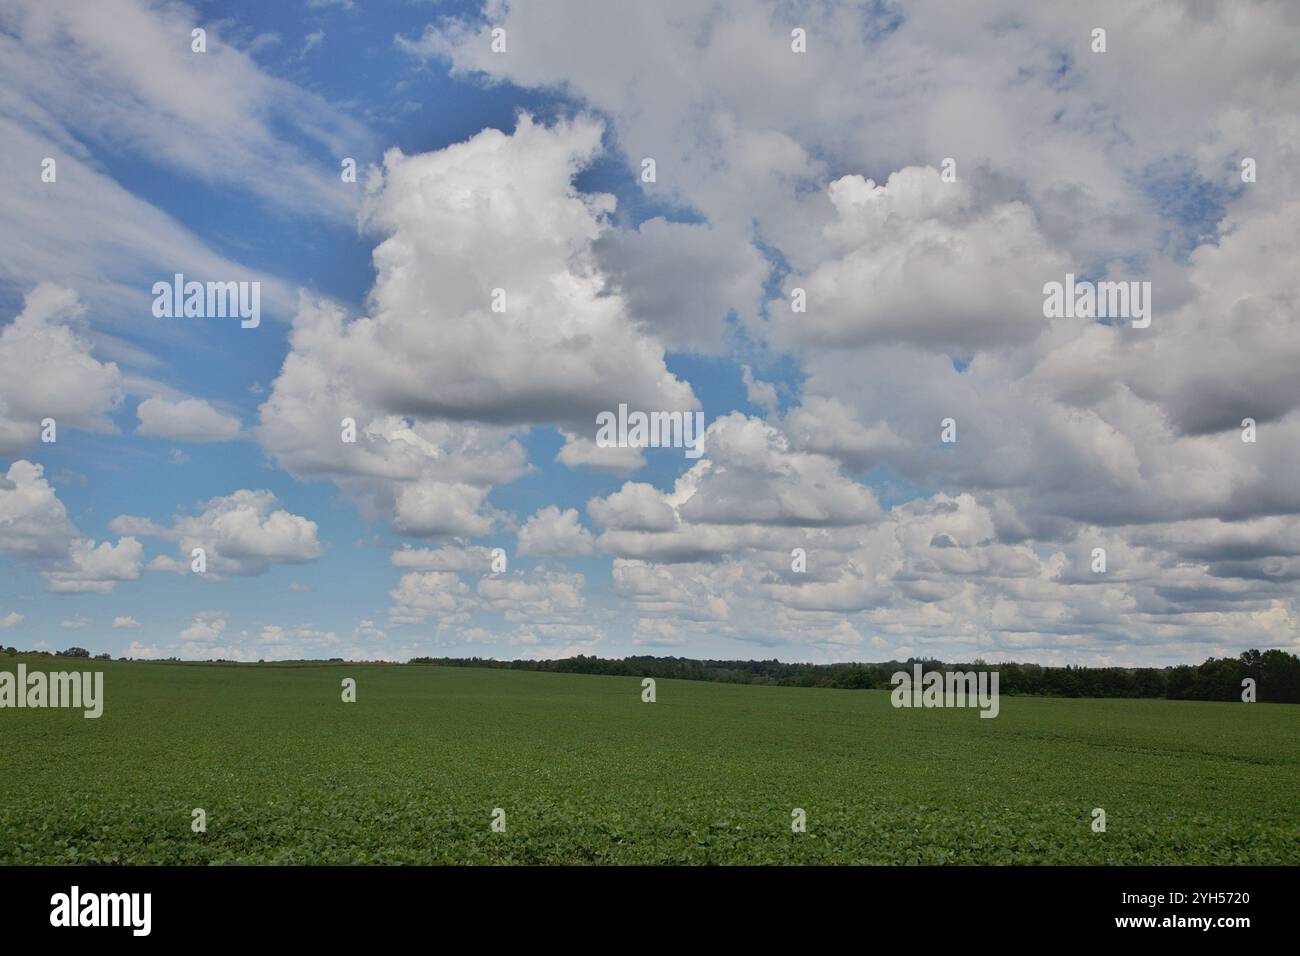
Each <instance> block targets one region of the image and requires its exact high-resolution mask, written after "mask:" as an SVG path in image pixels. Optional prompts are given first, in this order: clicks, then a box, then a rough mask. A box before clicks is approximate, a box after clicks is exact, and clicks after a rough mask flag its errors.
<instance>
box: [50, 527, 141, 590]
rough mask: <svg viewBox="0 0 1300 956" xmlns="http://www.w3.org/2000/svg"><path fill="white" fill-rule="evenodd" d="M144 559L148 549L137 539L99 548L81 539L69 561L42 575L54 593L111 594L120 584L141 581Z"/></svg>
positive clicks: (77, 542) (72, 546) (73, 546)
mask: <svg viewBox="0 0 1300 956" xmlns="http://www.w3.org/2000/svg"><path fill="white" fill-rule="evenodd" d="M143 560H144V548H143V546H142V545H141V544H140V542H139V541H137V540H136V539H135V538H131V537H124V538H119V539H118V542H117V544H109V543H108V542H107V541H103V542H101V543H100V544H98V545H96V544H95V542H94V541H92V540H90V539H89V538H80V539H78V540H76V541H74V542H72V545H71V547H70V549H69V551H68V557H67V558H66V560H64V561H62V562H60V564H59V565H58V567H57V568H56V569H55V570H52V571H44V572H42V576H43V577H44V578H45V580H46V581H47V582H48V585H49V589H50V590H51V591H55V592H63V593H72V594H79V593H87V592H89V593H93V594H108V593H110V592H111V591H112V590H113V588H114V587H115V586H116V585H117V583H118V582H119V581H134V580H135V579H136V578H138V577H139V576H140V565H141V563H142V561H143Z"/></svg>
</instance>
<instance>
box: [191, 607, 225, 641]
mask: <svg viewBox="0 0 1300 956" xmlns="http://www.w3.org/2000/svg"><path fill="white" fill-rule="evenodd" d="M225 630H226V615H225V612H223V611H200V612H199V613H198V614H195V615H194V619H193V620H192V621H190V624H189V626H188V627H186V628H185V629H184V630H183V631H181V633H180V637H181V640H182V641H188V642H190V643H192V644H212V643H215V642H216V641H219V640H221V636H222V635H223V634H224V633H225Z"/></svg>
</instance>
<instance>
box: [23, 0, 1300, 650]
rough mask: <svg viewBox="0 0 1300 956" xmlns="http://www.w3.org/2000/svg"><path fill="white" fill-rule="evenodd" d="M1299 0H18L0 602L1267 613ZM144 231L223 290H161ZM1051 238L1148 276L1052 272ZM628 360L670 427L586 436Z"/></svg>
mask: <svg viewBox="0 0 1300 956" xmlns="http://www.w3.org/2000/svg"><path fill="white" fill-rule="evenodd" d="M195 30H202V31H203V32H202V33H201V34H200V35H199V36H198V37H197V38H196V35H195V33H194V31H195ZM1099 30H1100V31H1104V33H1100V34H1099V33H1098V32H1097V31H1099ZM1297 35H1300V7H1296V6H1295V5H1293V4H1289V3H1285V2H1277V3H1264V2H1261V3H1246V2H1234V3H1215V2H1191V3H1184V2H1177V3H1175V2H1140V3H1135V2H1129V0H1123V2H1118V0H1117V2H1101V3H1096V4H1089V5H1086V9H1084V5H1079V8H1078V9H1076V8H1075V5H1064V4H1062V5H1055V4H1050V5H1049V4H1025V3H1010V2H998V0H994V2H989V3H981V4H961V5H952V4H947V3H928V2H918V3H906V4H899V3H891V2H874V3H843V4H830V3H821V2H779V3H778V2H757V0H718V2H714V3H709V4H704V3H687V2H675V0H667V2H663V3H655V4H630V3H629V4H623V3H611V2H600V0H585V2H584V0H548V2H546V3H534V2H517V3H507V2H498V0H489V2H487V3H486V4H479V3H450V2H442V3H439V2H396V0H394V2H383V3H380V2H366V0H307V2H288V0H286V2H283V3H275V4H266V3H261V2H246V3H245V2H207V3H204V2H191V3H180V2H168V3H155V2H146V0H102V2H99V3H95V4H75V5H66V6H65V5H56V4H47V3H43V2H39V0H0V168H3V170H4V171H5V176H4V178H3V180H2V181H0V223H2V224H3V228H0V644H3V645H16V646H18V647H19V648H23V649H26V648H40V649H50V650H58V649H62V648H64V647H67V646H71V645H77V646H81V647H85V648H87V649H89V650H90V651H92V652H93V653H103V652H107V653H110V654H112V655H114V656H122V655H127V656H132V657H140V658H157V657H172V656H176V657H182V658H196V659H209V658H225V659H235V660H274V659H291V658H304V657H306V658H328V657H342V658H349V659H391V660H406V659H409V658H410V657H413V656H453V657H470V656H478V657H496V658H521V657H522V658H556V657H567V656H572V655H575V654H580V653H581V654H596V655H598V656H601V657H622V656H626V655H630V654H653V655H660V656H662V655H673V656H689V657H705V658H745V659H755V658H762V659H772V658H778V659H781V660H785V661H814V662H832V661H847V660H868V661H870V660H889V659H905V658H907V657H909V656H921V657H935V658H941V659H947V660H954V661H970V660H975V659H983V660H987V661H1004V660H1022V661H1038V662H1041V663H1046V664H1064V663H1073V664H1088V665H1094V666H1104V665H1149V664H1153V665H1163V664H1170V663H1181V662H1197V661H1200V660H1203V659H1205V658H1206V657H1209V656H1212V655H1213V656H1220V655H1235V654H1237V653H1239V652H1241V651H1242V650H1244V649H1246V648H1251V647H1253V648H1260V649H1264V648H1274V647H1276V648H1283V649H1287V650H1290V651H1292V652H1295V651H1296V650H1297V649H1300V598H1298V595H1300V481H1298V480H1297V475H1300V381H1298V380H1297V377H1296V368H1297V365H1298V363H1300V334H1298V333H1300V321H1298V315H1297V309H1300V269H1298V268H1297V266H1298V265H1300V44H1297V43H1296V42H1295V38H1296V37H1297ZM51 160H52V163H51V162H50V161H51ZM648 160H651V161H653V162H652V163H648V162H647V161H648ZM351 167H354V168H355V170H356V175H355V177H351V176H349V175H347V171H348V169H349V168H351ZM651 171H652V172H653V175H651ZM177 274H181V275H183V276H184V277H185V280H188V281H198V282H201V283H207V282H222V283H225V282H234V283H250V284H251V283H257V284H258V285H257V288H258V290H259V295H260V299H259V301H260V313H259V315H258V317H257V318H258V321H257V322H256V324H255V325H253V324H252V323H251V322H241V321H240V319H239V318H238V317H229V316H220V315H206V314H205V315H199V316H170V315H166V314H163V315H159V314H157V313H158V312H159V309H158V308H157V307H156V302H155V298H156V295H155V292H154V286H155V283H159V282H164V283H170V282H172V280H173V277H174V276H175V275H177ZM1067 276H1069V277H1073V279H1072V280H1069V281H1078V282H1080V283H1083V282H1094V283H1096V282H1116V283H1119V282H1122V283H1126V284H1127V283H1136V284H1137V285H1136V286H1133V289H1134V290H1135V291H1137V290H1141V289H1146V290H1148V295H1149V298H1148V299H1147V302H1148V303H1149V305H1150V312H1149V319H1150V321H1149V324H1146V325H1143V322H1142V321H1141V320H1140V319H1139V318H1138V317H1136V316H1130V315H1129V314H1127V313H1124V314H1120V315H1097V314H1094V315H1091V316H1090V315H1087V314H1086V313H1084V314H1075V312H1074V310H1069V314H1064V315H1055V314H1052V315H1049V314H1048V312H1049V311H1050V310H1046V309H1045V299H1046V295H1045V290H1046V288H1047V287H1048V285H1049V284H1050V283H1053V282H1056V283H1062V284H1064V283H1066V282H1067ZM249 288H251V285H250V286H249ZM1126 288H1128V286H1127V285H1126ZM246 325H247V326H248V327H245V326H246ZM621 405H624V406H627V408H628V409H630V410H632V411H641V412H645V413H650V412H661V413H672V412H681V413H686V414H688V415H690V416H692V417H693V415H694V413H696V412H699V413H702V414H703V418H704V421H705V423H706V426H707V430H706V432H705V435H704V439H703V446H702V447H703V451H702V454H701V455H700V456H699V457H698V458H696V457H691V456H690V455H689V454H687V452H688V451H689V449H685V448H682V447H653V448H652V447H626V446H624V447H605V446H603V445H602V444H600V443H599V442H598V440H597V439H598V437H599V429H598V420H599V416H601V415H602V413H616V412H617V410H618V409H619V407H620V406H621ZM345 420H349V421H351V422H353V423H355V440H352V441H348V440H345V438H346V437H347V436H346V435H345V431H346V429H345V427H344V422H345ZM51 439H52V440H51ZM195 549H202V555H203V559H204V564H203V570H202V571H197V570H196V569H195V563H194V561H195V558H194V552H195ZM497 549H499V550H497ZM494 556H495V563H494ZM1103 560H1104V563H1103Z"/></svg>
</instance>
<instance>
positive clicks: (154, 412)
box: [136, 396, 239, 442]
mask: <svg viewBox="0 0 1300 956" xmlns="http://www.w3.org/2000/svg"><path fill="white" fill-rule="evenodd" d="M136 416H137V417H138V418H139V419H140V425H139V427H138V428H137V429H136V434H138V435H148V436H150V437H151V438H171V439H173V440H175V441H191V442H213V441H230V440H231V439H232V438H236V437H238V435H239V419H238V418H236V417H235V416H234V415H227V414H225V413H223V412H219V411H217V409H215V408H213V407H212V406H211V405H209V404H208V403H207V402H205V401H203V400H202V399H198V398H185V399H181V400H180V401H176V402H169V401H168V400H167V399H165V398H159V397H157V396H155V397H152V398H146V399H145V400H144V401H143V402H141V403H140V404H139V406H137V407H136Z"/></svg>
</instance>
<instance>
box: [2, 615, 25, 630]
mask: <svg viewBox="0 0 1300 956" xmlns="http://www.w3.org/2000/svg"><path fill="white" fill-rule="evenodd" d="M25 620H27V616H26V615H24V614H19V613H18V612H17V611H10V612H9V613H8V614H6V615H5V616H4V617H0V630H8V629H9V628H11V627H17V626H18V625H19V624H21V623H22V622H23V621H25Z"/></svg>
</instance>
